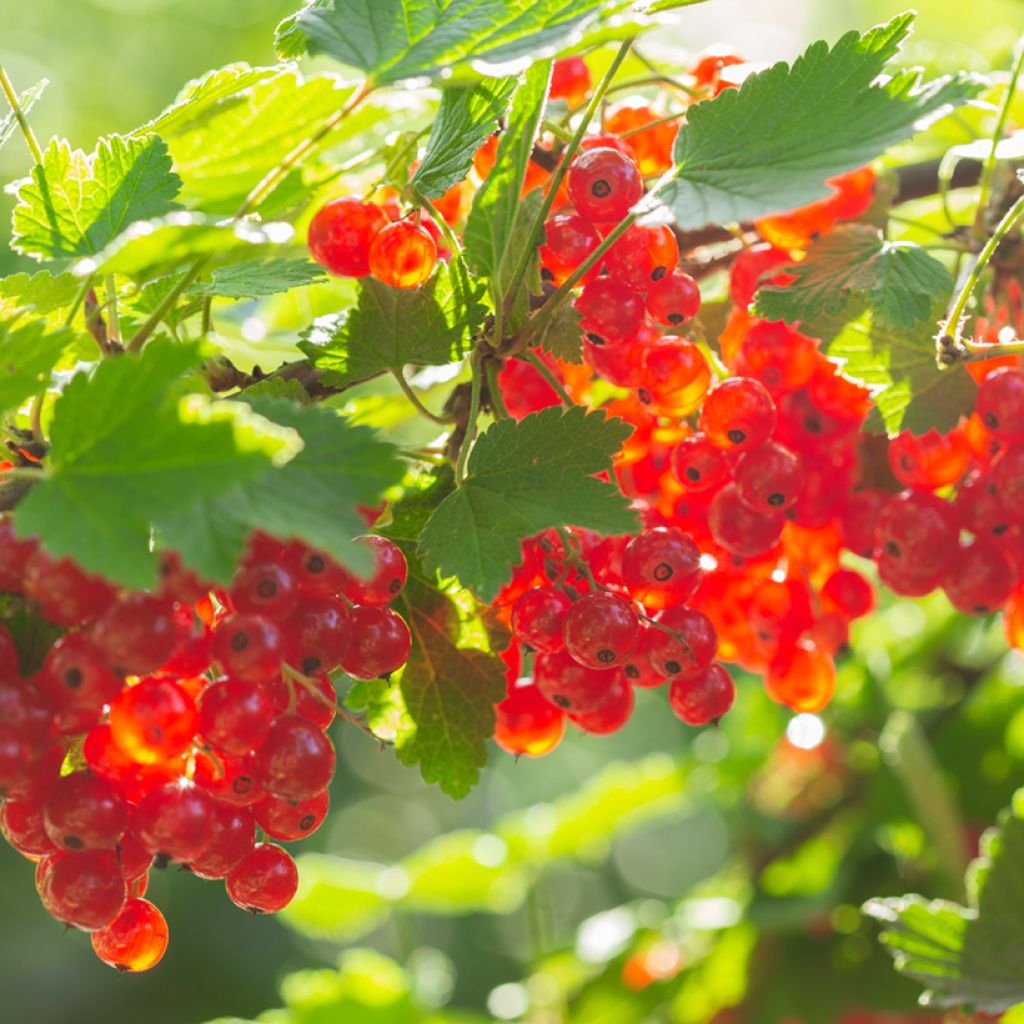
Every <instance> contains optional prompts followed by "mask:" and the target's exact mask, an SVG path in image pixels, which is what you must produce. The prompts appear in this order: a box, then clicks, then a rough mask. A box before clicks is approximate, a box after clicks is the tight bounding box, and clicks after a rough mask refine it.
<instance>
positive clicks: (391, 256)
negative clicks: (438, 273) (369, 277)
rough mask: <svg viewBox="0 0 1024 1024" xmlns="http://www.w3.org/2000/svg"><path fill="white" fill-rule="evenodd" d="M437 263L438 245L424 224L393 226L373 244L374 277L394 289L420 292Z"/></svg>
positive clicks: (372, 265)
mask: <svg viewBox="0 0 1024 1024" xmlns="http://www.w3.org/2000/svg"><path fill="white" fill-rule="evenodd" d="M436 263H437V244H436V243H435V242H434V239H433V236H432V235H431V234H430V232H429V231H428V230H427V229H426V228H425V227H423V225H422V224H415V223H413V222H412V221H411V220H400V221H397V222H396V223H394V224H389V225H388V226H387V227H386V228H383V229H382V230H381V231H379V232H378V233H377V234H376V235H375V236H374V239H373V241H372V242H371V243H370V273H372V274H373V276H374V277H375V278H377V280H378V281H381V282H383V283H384V284H386V285H390V286H391V287H392V288H416V287H418V286H419V285H421V284H423V283H424V282H425V281H426V280H427V279H428V278H429V277H430V274H431V272H432V271H433V269H434V266H435V264H436Z"/></svg>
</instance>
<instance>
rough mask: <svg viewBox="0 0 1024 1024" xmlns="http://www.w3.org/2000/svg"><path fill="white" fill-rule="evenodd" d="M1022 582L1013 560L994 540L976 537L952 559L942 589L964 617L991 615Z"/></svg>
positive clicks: (962, 546)
mask: <svg viewBox="0 0 1024 1024" xmlns="http://www.w3.org/2000/svg"><path fill="white" fill-rule="evenodd" d="M1019 583H1020V575H1019V573H1018V571H1017V567H1016V565H1014V563H1013V560H1012V559H1011V558H1010V556H1009V555H1008V554H1007V553H1006V552H1005V550H1004V549H1003V548H1002V547H1000V546H999V545H998V544H997V543H996V542H995V541H993V540H989V539H987V538H985V537H975V538H974V540H972V541H970V542H968V543H967V544H962V545H960V547H959V548H958V549H957V550H956V552H955V554H954V555H953V557H952V558H951V559H950V560H949V562H948V564H947V566H946V570H945V572H944V574H943V577H942V589H943V590H944V591H945V592H946V597H948V598H949V603H950V604H951V605H952V606H953V607H954V608H956V610H957V611H959V612H963V613H964V614H965V615H989V614H991V613H992V612H994V611H998V610H999V609H1000V608H1002V607H1003V605H1004V604H1006V602H1007V600H1008V599H1009V597H1010V594H1011V593H1013V591H1014V590H1015V589H1016V588H1017V586H1018V584H1019Z"/></svg>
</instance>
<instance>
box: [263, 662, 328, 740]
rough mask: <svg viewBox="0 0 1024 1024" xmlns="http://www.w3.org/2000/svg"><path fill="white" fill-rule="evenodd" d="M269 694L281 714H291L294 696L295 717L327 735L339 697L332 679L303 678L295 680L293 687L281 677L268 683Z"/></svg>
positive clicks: (292, 683)
mask: <svg viewBox="0 0 1024 1024" xmlns="http://www.w3.org/2000/svg"><path fill="white" fill-rule="evenodd" d="M266 691H267V695H268V696H269V697H270V699H271V701H272V702H273V704H274V707H275V708H276V709H277V712H278V714H282V715H283V714H286V713H288V705H289V704H291V702H292V699H293V698H292V694H293V693H294V695H295V696H294V700H295V707H294V711H295V714H297V715H299V716H300V717H301V718H305V719H307V720H308V721H310V722H312V723H313V724H314V725H316V726H317V727H318V728H320V729H323V730H324V731H325V732H326V731H327V727H328V726H329V725H330V724H331V722H333V721H334V716H335V715H336V714H337V711H336V705H337V700H338V695H337V693H335V690H334V683H332V682H331V677H330V676H325V675H320V676H312V677H309V678H307V677H305V676H303V677H302V678H301V679H292V680H291V681H290V685H289V682H288V681H286V680H285V678H284V677H283V676H282V677H281V678H279V679H275V680H274V681H273V682H271V683H269V684H268V685H267V687H266Z"/></svg>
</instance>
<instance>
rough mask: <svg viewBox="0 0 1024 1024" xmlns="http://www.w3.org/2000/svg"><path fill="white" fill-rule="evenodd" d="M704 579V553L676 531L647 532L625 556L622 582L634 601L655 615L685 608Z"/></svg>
mask: <svg viewBox="0 0 1024 1024" xmlns="http://www.w3.org/2000/svg"><path fill="white" fill-rule="evenodd" d="M703 575H704V570H703V569H702V568H701V564H700V549H699V548H698V547H697V545H696V544H695V543H694V542H693V539H692V538H691V537H690V536H689V534H687V533H684V532H683V531H682V530H680V529H678V528H675V527H672V528H670V527H665V526H657V527H653V528H652V529H649V530H644V531H643V532H642V533H639V534H637V536H636V537H634V538H633V539H632V540H631V541H630V542H629V544H628V545H626V550H625V551H623V553H622V582H623V583H624V584H625V585H626V589H627V590H628V591H629V593H630V596H631V597H632V598H633V600H634V601H639V602H640V603H641V604H642V605H643V606H644V607H645V608H647V609H649V610H652V611H659V610H661V609H663V608H672V607H675V606H676V605H680V604H683V603H684V602H685V601H686V600H688V599H689V597H690V596H691V595H692V594H693V592H694V591H695V590H696V589H697V587H698V585H699V584H700V581H701V577H702V576H703Z"/></svg>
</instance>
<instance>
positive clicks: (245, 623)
mask: <svg viewBox="0 0 1024 1024" xmlns="http://www.w3.org/2000/svg"><path fill="white" fill-rule="evenodd" d="M286 654H287V648H286V644H285V638H284V634H283V633H282V630H281V627H280V626H279V625H278V624H277V623H276V622H274V620H273V619H269V618H267V617H266V616H263V615H252V614H247V613H241V612H236V613H235V614H233V615H228V616H227V617H226V618H224V619H222V620H221V621H220V622H219V623H218V624H217V628H216V629H215V630H214V633H213V656H214V658H215V659H216V660H217V661H218V662H220V666H221V668H222V669H223V670H224V671H225V672H226V673H227V674H228V675H230V676H232V677H234V678H235V679H241V680H243V681H244V682H249V683H259V682H262V681H263V680H264V679H269V678H271V677H272V676H274V675H276V674H277V672H278V671H279V669H280V666H281V662H282V661H283V660H284V659H285V656H286Z"/></svg>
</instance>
